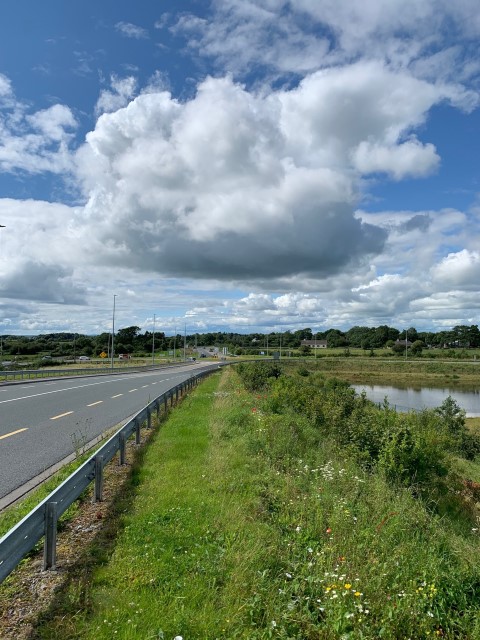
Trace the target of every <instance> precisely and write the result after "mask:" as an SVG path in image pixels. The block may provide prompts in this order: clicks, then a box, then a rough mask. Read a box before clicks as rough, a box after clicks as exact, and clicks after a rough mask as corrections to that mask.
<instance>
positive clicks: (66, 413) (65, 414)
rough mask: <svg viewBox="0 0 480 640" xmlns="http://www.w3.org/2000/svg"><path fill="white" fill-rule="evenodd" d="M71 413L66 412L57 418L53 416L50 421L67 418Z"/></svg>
mask: <svg viewBox="0 0 480 640" xmlns="http://www.w3.org/2000/svg"><path fill="white" fill-rule="evenodd" d="M71 413H73V411H66V412H65V413H60V414H59V415H58V416H53V418H50V420H58V418H63V417H64V416H69V415H70V414H71Z"/></svg>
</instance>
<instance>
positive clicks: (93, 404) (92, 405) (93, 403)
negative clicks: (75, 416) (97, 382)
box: [87, 400, 103, 407]
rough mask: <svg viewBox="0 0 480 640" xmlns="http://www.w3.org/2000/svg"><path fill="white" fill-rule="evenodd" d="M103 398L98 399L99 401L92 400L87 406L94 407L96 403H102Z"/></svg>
mask: <svg viewBox="0 0 480 640" xmlns="http://www.w3.org/2000/svg"><path fill="white" fill-rule="evenodd" d="M102 402H103V400H97V402H92V404H87V407H94V406H95V405H96V404H102Z"/></svg>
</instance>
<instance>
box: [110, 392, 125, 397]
mask: <svg viewBox="0 0 480 640" xmlns="http://www.w3.org/2000/svg"><path fill="white" fill-rule="evenodd" d="M120 396H123V393H117V395H116V396H112V398H119V397H120Z"/></svg>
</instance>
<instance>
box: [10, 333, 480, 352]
mask: <svg viewBox="0 0 480 640" xmlns="http://www.w3.org/2000/svg"><path fill="white" fill-rule="evenodd" d="M405 339H407V340H408V342H409V343H411V345H416V346H417V348H420V349H421V348H425V347H433V348H435V347H437V348H462V349H465V348H478V347H480V330H479V328H478V325H470V326H467V325H457V326H455V327H453V329H451V330H448V331H447V330H442V331H438V332H430V331H417V330H416V329H415V327H410V328H408V329H406V330H405V329H401V330H400V329H396V328H394V327H389V326H387V325H381V326H379V327H363V326H354V327H352V328H350V329H348V330H347V331H341V330H339V329H328V330H326V331H318V332H313V331H312V329H310V328H305V329H298V330H297V331H276V332H270V333H248V334H244V333H234V332H224V331H217V332H205V333H193V334H192V333H188V334H187V335H186V336H185V335H182V334H180V333H178V334H177V335H174V336H166V335H165V333H164V332H163V331H155V336H154V335H153V332H151V331H145V332H143V333H142V331H141V329H140V327H137V326H131V327H125V328H122V329H119V330H118V331H117V332H116V333H115V336H114V352H115V354H119V353H128V354H131V355H148V354H150V353H152V350H153V347H155V352H166V351H172V350H174V349H177V350H181V349H183V346H184V342H185V343H186V345H187V346H188V347H189V348H195V347H197V346H198V347H210V346H217V347H227V348H228V349H229V351H230V352H232V353H238V354H241V353H248V352H252V353H258V352H260V351H266V350H267V349H268V350H273V349H286V350H288V349H291V350H293V349H299V348H300V347H301V343H302V341H303V340H326V341H327V346H328V347H329V348H338V347H343V348H349V347H352V348H361V349H367V350H372V349H380V348H383V347H386V346H390V347H394V348H395V345H396V344H397V347H398V348H405V347H404V343H403V347H402V343H400V345H398V342H397V341H399V340H400V341H404V340H405ZM409 346H410V345H409ZM0 352H1V355H2V356H3V357H4V356H15V355H22V356H38V355H44V354H45V355H49V356H51V357H74V356H79V355H86V356H90V357H95V356H99V355H100V354H101V353H102V352H103V353H106V354H107V355H110V354H111V334H110V333H108V332H104V333H100V334H99V335H95V336H91V335H84V334H79V333H68V332H66V333H49V334H41V335H37V336H14V335H3V336H0Z"/></svg>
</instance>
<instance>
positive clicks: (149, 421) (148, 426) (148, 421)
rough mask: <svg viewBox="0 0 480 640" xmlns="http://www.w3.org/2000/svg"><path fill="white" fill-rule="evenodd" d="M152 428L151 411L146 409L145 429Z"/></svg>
mask: <svg viewBox="0 0 480 640" xmlns="http://www.w3.org/2000/svg"><path fill="white" fill-rule="evenodd" d="M151 428H152V411H151V409H150V407H149V408H148V409H147V429H151Z"/></svg>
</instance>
